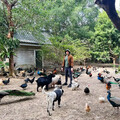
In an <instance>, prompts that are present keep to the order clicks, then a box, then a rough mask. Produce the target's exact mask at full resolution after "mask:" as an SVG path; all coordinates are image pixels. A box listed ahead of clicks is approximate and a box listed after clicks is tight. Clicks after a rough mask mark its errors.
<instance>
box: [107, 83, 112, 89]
mask: <svg viewBox="0 0 120 120" xmlns="http://www.w3.org/2000/svg"><path fill="white" fill-rule="evenodd" d="M110 88H111V83H110V82H108V83H107V84H106V89H107V90H110Z"/></svg>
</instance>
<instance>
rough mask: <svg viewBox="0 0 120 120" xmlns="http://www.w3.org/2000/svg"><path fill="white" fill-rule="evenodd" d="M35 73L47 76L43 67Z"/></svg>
mask: <svg viewBox="0 0 120 120" xmlns="http://www.w3.org/2000/svg"><path fill="white" fill-rule="evenodd" d="M37 74H38V75H39V76H41V75H43V76H44V77H46V76H47V75H46V70H45V69H42V71H38V72H37Z"/></svg>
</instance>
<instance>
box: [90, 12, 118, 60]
mask: <svg viewBox="0 0 120 120" xmlns="http://www.w3.org/2000/svg"><path fill="white" fill-rule="evenodd" d="M90 42H91V44H92V48H91V49H92V55H93V59H97V60H98V61H99V60H101V61H103V62H106V61H108V60H110V59H111V58H115V57H117V56H119V54H120V47H119V46H120V33H119V31H118V30H117V29H116V28H115V27H114V26H113V24H112V23H111V21H110V19H109V18H108V16H107V15H106V13H105V12H102V13H100V14H99V17H98V20H97V22H96V26H95V33H94V36H92V37H91V40H90Z"/></svg>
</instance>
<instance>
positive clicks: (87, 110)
mask: <svg viewBox="0 0 120 120" xmlns="http://www.w3.org/2000/svg"><path fill="white" fill-rule="evenodd" d="M90 110H91V109H90V106H89V105H88V104H87V103H86V105H85V111H86V112H90Z"/></svg>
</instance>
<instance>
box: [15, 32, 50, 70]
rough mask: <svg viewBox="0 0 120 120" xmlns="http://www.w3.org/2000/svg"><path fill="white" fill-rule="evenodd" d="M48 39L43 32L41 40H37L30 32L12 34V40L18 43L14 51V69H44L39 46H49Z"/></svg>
mask: <svg viewBox="0 0 120 120" xmlns="http://www.w3.org/2000/svg"><path fill="white" fill-rule="evenodd" d="M49 37H50V36H49V35H48V34H47V33H45V32H43V33H42V40H37V39H36V38H35V37H34V36H33V35H32V34H31V32H27V31H17V32H16V33H15V34H14V38H17V39H18V40H19V41H20V47H19V48H18V49H17V50H16V51H15V56H14V63H15V68H18V67H22V68H30V67H32V68H33V67H37V68H42V67H44V61H43V59H44V58H43V54H42V50H41V46H42V45H43V44H51V42H50V41H49ZM43 39H44V40H43Z"/></svg>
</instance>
